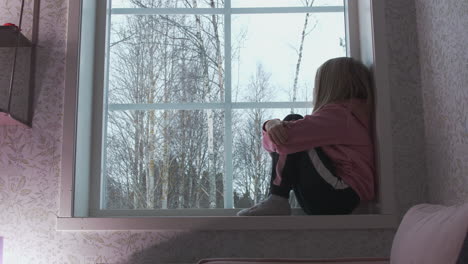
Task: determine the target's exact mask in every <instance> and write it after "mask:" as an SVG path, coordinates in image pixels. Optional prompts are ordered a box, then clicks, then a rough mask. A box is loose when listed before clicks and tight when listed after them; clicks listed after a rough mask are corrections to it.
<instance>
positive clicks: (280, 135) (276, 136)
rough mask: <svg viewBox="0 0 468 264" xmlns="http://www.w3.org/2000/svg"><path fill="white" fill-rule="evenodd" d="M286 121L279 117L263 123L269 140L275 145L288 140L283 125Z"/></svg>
mask: <svg viewBox="0 0 468 264" xmlns="http://www.w3.org/2000/svg"><path fill="white" fill-rule="evenodd" d="M287 123H288V121H280V120H279V119H272V120H269V121H268V122H267V123H266V124H265V130H266V132H267V133H268V136H269V137H270V139H271V141H273V143H275V144H276V145H283V144H285V143H286V141H287V140H288V134H287V133H286V127H285V125H286V124H287Z"/></svg>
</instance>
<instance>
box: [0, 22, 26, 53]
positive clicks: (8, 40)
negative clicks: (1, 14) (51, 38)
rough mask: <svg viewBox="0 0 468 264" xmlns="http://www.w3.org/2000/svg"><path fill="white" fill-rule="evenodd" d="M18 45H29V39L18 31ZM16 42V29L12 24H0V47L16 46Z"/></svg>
mask: <svg viewBox="0 0 468 264" xmlns="http://www.w3.org/2000/svg"><path fill="white" fill-rule="evenodd" d="M19 34H20V36H19V37H20V40H19V45H18V47H31V46H32V43H31V41H30V40H29V39H28V38H26V37H25V36H24V35H23V33H21V32H19ZM17 44H18V30H17V29H16V27H14V26H0V48H7V47H16V46H17Z"/></svg>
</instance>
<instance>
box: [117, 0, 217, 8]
mask: <svg viewBox="0 0 468 264" xmlns="http://www.w3.org/2000/svg"><path fill="white" fill-rule="evenodd" d="M223 7H224V0H190V1H187V0H166V1H154V0H112V8H223Z"/></svg>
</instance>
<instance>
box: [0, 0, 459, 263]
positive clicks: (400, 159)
mask: <svg viewBox="0 0 468 264" xmlns="http://www.w3.org/2000/svg"><path fill="white" fill-rule="evenodd" d="M455 1H456V0H453V1H452V0H451V1H450V2H455ZM13 2H14V1H12V0H0V7H2V8H0V18H1V19H2V20H3V18H4V17H8V15H11V14H14V13H15V8H13V7H11V6H12V3H13ZM437 2H438V1H435V0H432V1H427V0H424V1H423V0H419V1H417V3H418V6H417V7H418V22H420V24H419V26H420V28H422V29H423V31H424V33H425V34H423V38H431V37H435V36H432V35H431V34H439V33H431V32H430V31H431V30H432V27H433V25H432V24H431V23H429V22H428V23H426V24H427V25H425V24H424V23H425V22H424V21H426V20H427V21H431V20H430V18H431V17H432V16H431V14H430V13H431V12H432V10H433V9H431V8H430V7H431V5H441V4H438V3H437ZM67 3H68V1H66V0H42V1H41V18H40V34H39V40H40V47H39V55H38V67H37V68H38V73H37V79H36V86H37V97H36V111H35V115H34V122H33V128H32V129H22V128H14V127H10V128H7V127H0V236H3V237H5V260H6V263H15V264H16V263H37V264H40V263H44V264H50V263H72V264H78V263H79V264H84V263H86V264H88V263H193V262H195V261H196V260H197V259H200V258H206V257H299V258H300V257H304V258H305V257H316V258H320V257H356V256H368V257H374V256H383V257H385V256H388V255H389V252H390V246H391V242H392V239H393V235H394V232H393V231H392V230H348V231H270V232H268V231H244V232H232V231H222V232H215V231H211V232H180V231H164V232H131V231H120V232H57V231H55V225H56V214H57V212H58V205H59V195H58V190H59V188H58V186H59V175H60V161H61V153H60V152H61V144H62V142H61V138H62V116H63V92H64V70H65V46H66V24H67V23H66V19H67ZM3 4H6V6H9V8H3V6H2V5H3ZM455 9H456V8H454V9H453V10H455ZM447 13H448V12H447ZM415 14H416V6H415V5H414V2H413V1H408V0H393V1H387V10H386V16H387V32H388V41H389V58H390V88H391V89H392V98H391V100H392V120H391V122H392V132H393V142H394V145H395V146H394V147H395V149H394V167H395V169H394V174H395V176H396V189H397V193H396V196H397V200H398V206H399V210H400V212H401V214H403V213H404V212H405V211H406V210H407V209H408V208H409V207H410V206H411V205H413V204H416V203H420V202H423V201H425V200H426V193H427V184H426V182H427V178H426V175H427V173H426V163H425V157H424V155H421V153H424V152H425V147H426V142H425V140H424V137H425V128H426V132H427V128H428V127H429V125H434V126H435V124H436V122H437V121H439V120H441V121H440V122H446V120H451V122H450V124H451V125H452V126H448V127H446V128H441V129H444V130H441V131H439V134H435V135H432V134H431V133H427V135H428V137H429V138H431V139H432V138H434V137H441V134H442V132H443V133H445V130H447V131H453V130H456V131H459V132H460V133H461V132H462V131H461V130H460V129H458V128H455V127H454V126H455V125H456V124H458V123H457V122H455V121H456V120H458V119H455V118H453V119H448V118H447V116H446V113H448V112H449V111H451V110H450V109H454V111H461V112H458V113H460V115H459V116H457V118H465V121H466V115H465V117H463V114H462V113H464V112H462V111H463V110H460V108H453V107H452V105H450V103H452V102H457V100H462V98H461V97H462V93H464V96H465V98H466V89H465V91H463V90H459V91H458V94H457V95H450V96H448V97H447V98H448V100H447V101H444V102H442V103H439V104H437V105H436V104H434V103H430V102H429V101H430V100H431V98H432V97H431V96H433V95H432V94H433V93H435V92H437V95H438V94H444V96H447V95H446V94H448V93H451V92H452V91H454V90H456V89H455V88H456V87H457V85H458V84H457V83H456V82H457V81H456V80H453V79H454V78H452V75H451V72H445V71H443V72H441V73H440V74H439V75H440V78H445V79H447V80H449V79H450V81H451V82H452V84H453V85H449V86H443V87H445V88H446V90H442V91H439V90H438V89H439V87H440V85H435V86H434V85H433V84H432V82H429V81H428V80H427V77H428V75H429V76H430V75H431V74H432V73H433V72H434V70H436V69H435V66H434V65H438V60H442V61H443V62H445V63H447V66H450V67H454V68H455V67H457V66H456V65H455V62H452V60H451V59H449V58H447V57H445V56H446V55H445V54H442V53H440V54H438V55H437V56H436V57H435V58H431V59H429V58H423V59H422V60H421V61H422V63H423V71H422V75H423V79H424V78H426V80H424V81H423V88H424V91H422V90H421V83H420V69H421V67H420V66H419V57H418V54H421V56H426V55H427V54H433V53H432V50H433V49H434V47H435V46H437V45H440V44H443V43H439V42H434V41H433V42H430V43H433V45H435V46H431V44H430V43H427V44H424V43H423V42H424V41H422V42H421V43H423V44H422V46H423V48H422V50H421V53H419V50H418V41H417V38H416V36H417V24H416V19H415ZM2 22H3V21H0V23H2ZM421 22H424V23H421ZM443 22H444V23H446V24H445V25H446V27H448V25H449V24H450V23H452V22H451V21H448V20H447V21H445V20H444V21H443ZM428 42H429V41H428ZM434 43H435V44H434ZM425 45H428V46H425ZM460 50H462V49H460ZM451 52H452V53H450V55H452V56H454V57H455V56H456V52H457V47H456V46H454V47H453V49H452V50H451ZM432 59H435V61H432ZM465 61H466V60H465ZM450 63H453V64H450ZM464 78H466V75H465V77H464ZM462 81H463V80H459V82H460V84H461V83H462ZM465 81H466V79H465ZM465 84H466V82H465ZM460 87H461V86H460ZM436 88H437V89H436ZM436 90H437V91H436ZM422 92H424V103H425V104H426V106H427V105H435V106H434V107H433V108H432V109H430V111H439V110H445V112H442V113H443V114H441V115H439V116H435V117H434V118H433V119H429V121H427V122H426V124H425V123H424V120H423V116H424V114H423V112H424V111H423V100H422V97H421V93H422ZM431 92H432V93H431ZM459 102H463V101H459ZM459 104H461V103H459ZM465 107H466V106H465ZM464 109H465V110H464V111H465V112H466V108H464ZM426 115H427V114H426ZM440 124H445V123H437V126H439V125H440ZM459 135H460V137H458V138H456V139H450V140H451V141H450V142H451V143H450V144H452V145H453V144H455V143H456V142H459V141H461V140H464V142H465V143H467V140H466V137H465V138H463V137H462V136H463V135H462V134H459ZM447 140H449V139H447ZM457 140H458V141H457ZM437 147H438V148H442V147H441V146H440V145H438V146H437ZM443 149H444V150H446V151H448V147H444V148H443ZM457 151H462V149H457ZM450 157H452V156H448V157H447V158H445V159H443V160H442V161H441V163H440V164H437V165H432V166H437V167H438V168H443V169H445V168H447V167H450V168H454V169H452V171H454V172H457V171H456V168H458V167H457V166H458V165H457V164H462V166H466V162H465V163H461V162H459V161H455V160H454V161H452V159H451V158H450ZM429 158H430V161H431V162H433V160H432V156H431V155H429ZM445 164H449V165H445ZM463 164H464V165H463ZM465 168H466V167H465ZM465 171H466V170H465ZM457 173H459V174H455V175H461V169H459V170H458V172H457ZM430 175H435V173H432V174H430ZM442 177H443V175H437V177H436V176H431V179H430V182H431V185H430V187H431V188H430V191H431V194H432V193H438V192H437V191H435V190H434V187H435V186H437V184H439V183H438V181H441V180H442ZM452 179H453V180H454V181H453V186H456V185H459V184H462V182H461V181H457V180H455V179H456V178H455V177H452ZM465 183H466V177H465ZM442 186H445V187H444V190H442V191H440V195H437V196H435V197H446V198H445V200H446V201H447V202H449V201H451V199H449V198H448V197H453V195H452V196H449V194H450V192H451V191H450V189H449V187H450V186H449V185H448V184H443V185H442ZM465 186H466V184H465ZM465 194H466V193H465ZM465 196H466V195H465ZM432 197H434V195H433V196H432ZM284 245H287V246H286V247H285V246H284ZM278 249H280V250H278Z"/></svg>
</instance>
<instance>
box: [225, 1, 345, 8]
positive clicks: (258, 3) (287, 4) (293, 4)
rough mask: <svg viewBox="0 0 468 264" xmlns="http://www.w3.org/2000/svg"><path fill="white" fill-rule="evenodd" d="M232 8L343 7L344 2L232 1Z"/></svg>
mask: <svg viewBox="0 0 468 264" xmlns="http://www.w3.org/2000/svg"><path fill="white" fill-rule="evenodd" d="M231 6H232V7H304V6H343V0H232V4H231Z"/></svg>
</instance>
